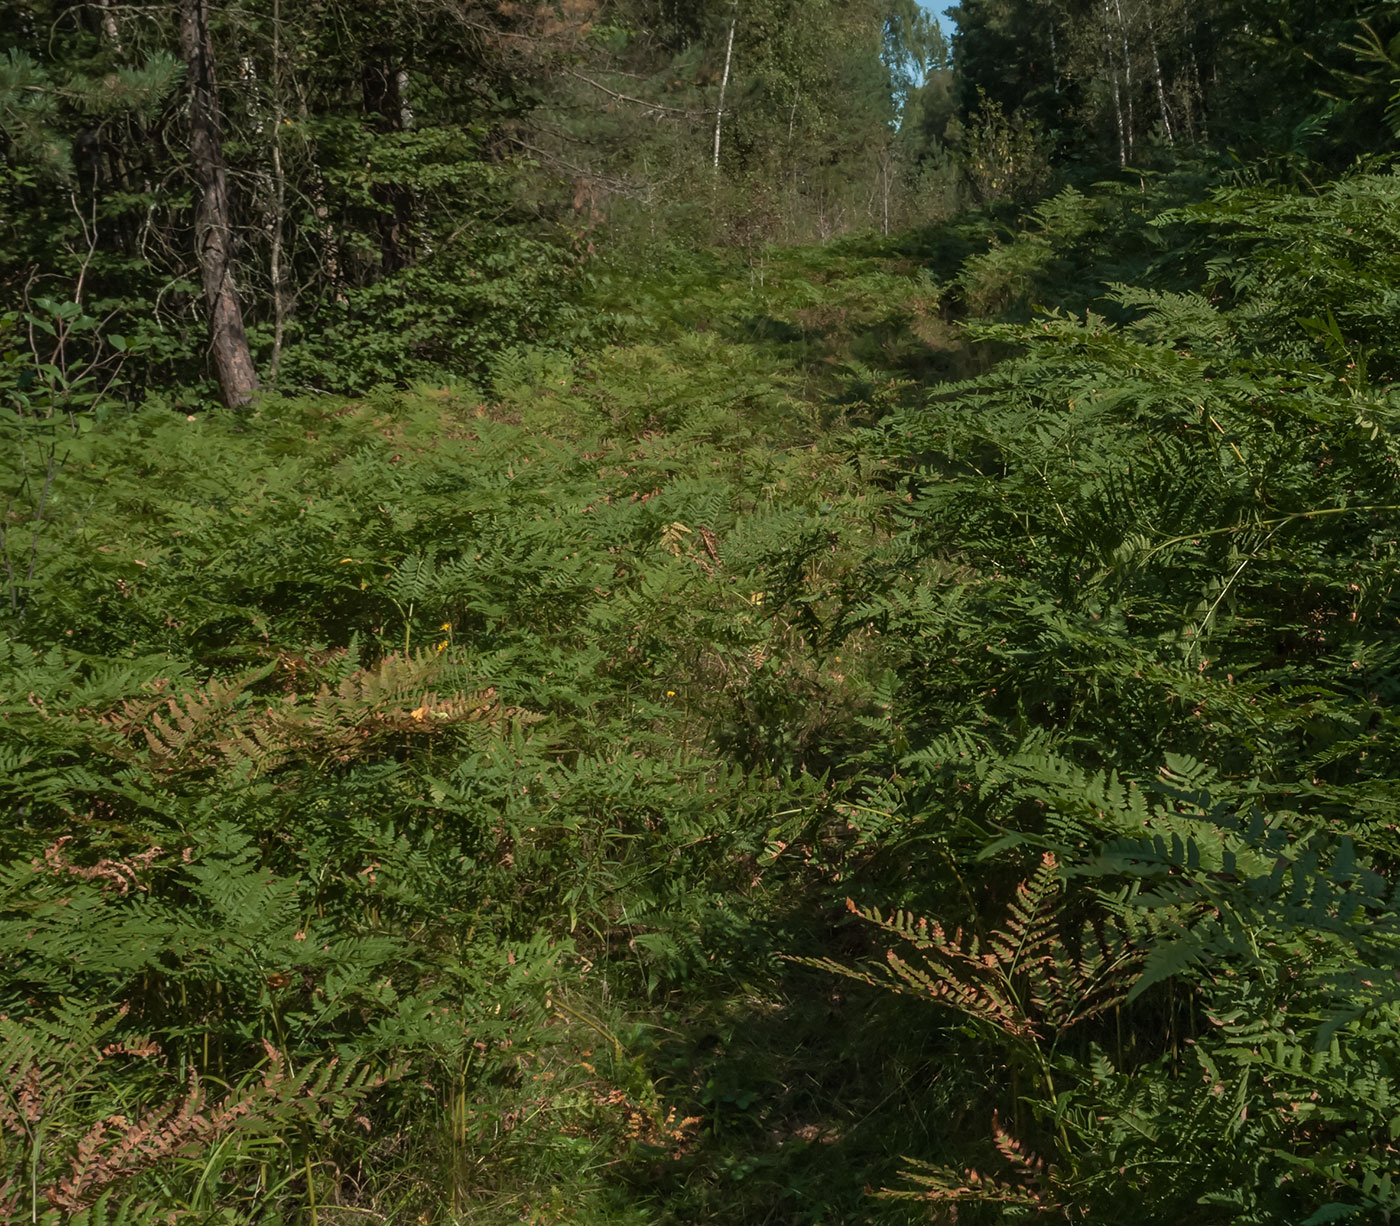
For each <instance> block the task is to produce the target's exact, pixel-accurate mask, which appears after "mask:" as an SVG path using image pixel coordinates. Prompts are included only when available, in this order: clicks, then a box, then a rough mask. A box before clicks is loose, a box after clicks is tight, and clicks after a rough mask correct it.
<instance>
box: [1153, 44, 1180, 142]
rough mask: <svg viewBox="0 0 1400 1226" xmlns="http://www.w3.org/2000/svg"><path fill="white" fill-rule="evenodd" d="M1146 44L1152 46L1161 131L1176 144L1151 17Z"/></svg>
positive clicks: (1168, 140) (1169, 140)
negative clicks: (1160, 109) (1160, 113)
mask: <svg viewBox="0 0 1400 1226" xmlns="http://www.w3.org/2000/svg"><path fill="white" fill-rule="evenodd" d="M1147 38H1148V44H1149V45H1150V46H1151V48H1152V72H1153V75H1154V76H1155V77H1156V78H1157V105H1158V106H1160V107H1161V108H1162V131H1163V132H1164V133H1166V137H1167V144H1169V145H1175V144H1176V135H1175V133H1173V132H1172V117H1171V111H1170V110H1169V109H1168V107H1167V87H1166V83H1165V82H1164V81H1163V80H1162V59H1161V57H1160V56H1159V55H1158V54H1157V31H1156V30H1154V29H1153V28H1152V22H1151V19H1149V20H1148V22H1147Z"/></svg>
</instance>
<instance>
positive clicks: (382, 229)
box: [360, 46, 413, 276]
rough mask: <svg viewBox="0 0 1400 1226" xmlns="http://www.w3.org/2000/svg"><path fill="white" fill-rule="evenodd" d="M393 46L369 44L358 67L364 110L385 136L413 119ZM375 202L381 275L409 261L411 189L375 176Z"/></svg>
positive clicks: (404, 75)
mask: <svg viewBox="0 0 1400 1226" xmlns="http://www.w3.org/2000/svg"><path fill="white" fill-rule="evenodd" d="M396 58H397V54H396V52H395V51H394V49H393V48H392V47H388V46H376V47H371V48H370V49H369V51H368V54H367V56H366V58H365V61H364V64H363V66H362V69H361V80H360V84H361V91H362V93H363V96H364V107H365V111H366V113H367V114H369V115H370V116H372V117H373V119H374V124H375V127H376V128H377V129H378V131H379V132H380V133H381V134H382V135H385V136H388V135H391V134H393V133H396V132H404V131H407V129H408V127H409V126H410V125H411V124H412V122H413V112H412V111H411V110H410V109H409V106H408V100H407V97H406V95H405V93H404V90H405V87H406V85H407V83H408V73H407V72H406V71H404V70H403V69H401V68H396V67H395V66H394V60H395V59H396ZM371 194H372V195H373V197H374V202H375V204H376V205H378V227H379V270H380V273H381V274H382V275H384V276H389V275H390V274H391V273H396V272H398V271H400V270H401V269H404V268H407V267H408V265H409V264H410V263H411V262H412V255H413V253H412V250H411V247H412V232H413V193H412V191H411V190H410V189H409V188H408V187H406V186H404V184H402V183H392V182H384V181H382V180H377V181H376V182H375V183H374V186H373V188H372V189H371Z"/></svg>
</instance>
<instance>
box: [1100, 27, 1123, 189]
mask: <svg viewBox="0 0 1400 1226" xmlns="http://www.w3.org/2000/svg"><path fill="white" fill-rule="evenodd" d="M1103 20H1104V27H1103V32H1104V38H1105V40H1106V41H1107V44H1108V60H1107V61H1106V64H1107V68H1108V79H1109V82H1110V83H1111V84H1112V86H1113V114H1114V117H1115V118H1116V119H1117V120H1118V165H1120V166H1126V165H1127V164H1128V139H1127V132H1126V131H1125V130H1124V127H1123V99H1122V95H1121V94H1120V93H1119V90H1118V64H1117V59H1118V56H1117V54H1116V53H1115V52H1114V50H1113V15H1112V13H1111V12H1110V11H1109V7H1108V0H1103Z"/></svg>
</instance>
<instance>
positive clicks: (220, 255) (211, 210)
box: [180, 0, 258, 409]
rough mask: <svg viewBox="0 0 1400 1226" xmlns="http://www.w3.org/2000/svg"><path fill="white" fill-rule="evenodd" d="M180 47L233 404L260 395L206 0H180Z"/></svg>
mask: <svg viewBox="0 0 1400 1226" xmlns="http://www.w3.org/2000/svg"><path fill="white" fill-rule="evenodd" d="M180 47H181V50H182V52H183V53H184V57H185V67H186V71H187V73H188V76H189V88H190V156H191V162H192V164H193V169H194V179H195V190H196V196H197V198H198V202H197V204H196V205H195V217H194V230H195V248H196V254H197V255H198V256H199V272H200V277H201V279H202V281H203V283H204V305H205V309H206V310H207V311H208V314H209V350H210V353H211V354H212V355H213V358H214V368H215V370H216V371H217V372H218V376H219V391H220V395H221V397H222V399H223V402H224V404H226V405H227V406H228V407H229V408H231V409H232V408H237V407H238V406H240V405H245V404H247V403H249V402H250V401H251V400H252V399H253V398H254V397H255V396H256V395H257V393H258V373H257V371H256V370H255V369H254V367H253V355H252V354H251V353H249V351H248V335H247V333H246V332H245V331H244V328H243V309H242V307H241V306H240V305H239V302H238V291H237V290H236V289H235V288H234V284H233V229H232V225H231V219H230V213H229V196H228V171H227V170H226V169H225V167H224V146H223V130H222V128H223V124H222V119H221V117H220V115H219V97H218V94H217V92H216V90H215V80H214V43H213V39H212V38H211V37H210V34H209V7H208V0H180Z"/></svg>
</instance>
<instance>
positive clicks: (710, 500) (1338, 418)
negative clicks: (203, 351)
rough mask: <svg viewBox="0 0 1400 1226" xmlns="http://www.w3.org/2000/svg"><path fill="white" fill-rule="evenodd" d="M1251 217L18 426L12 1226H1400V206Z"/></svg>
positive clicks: (798, 253) (614, 305)
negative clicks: (363, 1225) (393, 369)
mask: <svg viewBox="0 0 1400 1226" xmlns="http://www.w3.org/2000/svg"><path fill="white" fill-rule="evenodd" d="M1189 194H1190V193H1189V191H1188V188H1187V186H1186V185H1185V184H1184V183H1183V181H1181V180H1174V181H1172V182H1170V183H1162V184H1155V183H1152V182H1149V181H1148V180H1146V179H1145V178H1143V179H1138V180H1136V181H1134V182H1132V183H1129V185H1128V186H1127V187H1121V188H1115V189H1114V190H1112V191H1110V190H1103V191H1096V192H1095V193H1094V194H1093V195H1092V196H1090V195H1087V194H1081V193H1080V192H1078V191H1075V190H1067V191H1065V192H1063V193H1062V194H1060V195H1058V196H1056V197H1054V198H1052V199H1051V200H1049V201H1047V202H1045V203H1043V204H1042V205H1040V206H1038V207H1037V208H1035V209H1034V210H1032V211H1031V212H1030V213H1029V214H1027V215H1026V216H1025V217H1023V218H1020V219H1010V218H993V217H991V216H988V215H981V216H978V217H973V218H967V219H963V220H961V221H959V222H958V223H956V224H955V225H952V226H950V227H948V228H946V229H945V230H944V231H942V232H940V233H937V234H934V233H928V234H924V235H914V236H904V237H901V238H892V239H878V240H877V239H865V240H845V241H843V242H841V243H836V244H832V245H829V246H827V247H824V248H805V249H793V250H787V251H768V252H757V251H754V252H750V253H749V254H748V255H747V257H746V258H745V259H744V260H743V261H742V262H740V261H737V260H735V259H733V258H729V259H725V258H721V257H719V256H714V255H703V254H702V255H696V254H686V253H679V252H660V253H657V255H656V261H655V263H654V264H653V266H652V267H650V268H649V269H648V270H647V271H646V272H645V273H639V272H638V271H637V270H636V269H625V268H620V267H619V268H617V269H614V270H613V271H612V272H611V273H608V272H605V271H603V272H598V273H597V274H595V275H596V280H595V283H594V288H593V293H594V302H593V304H592V309H593V311H594V314H595V317H596V318H595V320H594V322H593V324H592V325H591V326H592V327H593V328H594V329H596V331H595V333H594V334H595V335H604V334H606V335H609V336H611V337H612V343H611V344H610V345H607V346H603V345H601V344H600V345H595V346H593V347H592V348H590V349H589V350H588V351H587V352H582V353H578V352H573V353H567V352H564V351H562V350H560V351H555V350H547V349H530V350H516V351H511V352H507V353H503V354H502V355H501V356H500V358H499V360H498V362H497V364H496V367H495V373H494V387H493V391H492V394H491V395H490V396H488V397H481V396H478V395H476V394H473V393H468V392H466V391H464V390H462V388H460V387H458V386H455V385H452V384H450V383H449V384H445V385H442V386H439V385H436V384H423V385H420V386H418V387H417V388H415V389H414V390H412V391H408V392H404V391H397V392H391V391H383V392H380V393H376V394H374V395H372V396H368V397H365V398H363V399H359V400H354V401H345V400H330V399H307V400H275V399H269V400H266V401H264V402H262V403H261V404H260V405H259V406H258V407H257V408H256V410H254V411H251V412H248V413H243V414H234V413H209V414H204V415H199V416H193V417H190V416H186V415H185V414H183V413H172V412H170V411H169V410H168V409H164V408H156V407H150V406H148V407H145V408H138V409H130V408H125V407H122V406H118V405H115V404H107V403H100V404H98V405H97V407H95V408H93V409H92V410H91V411H85V412H83V413H81V414H79V413H73V414H70V413H68V412H66V411H64V406H63V405H61V404H50V405H47V406H46V405H44V404H43V403H40V402H39V401H37V400H35V399H33V398H31V399H30V400H28V401H26V402H25V404H24V405H22V406H21V410H22V411H15V412H10V413H8V414H7V416H6V417H5V418H4V429H5V431H6V437H7V452H6V456H7V459H6V460H5V465H6V468H5V474H6V475H5V481H6V499H7V505H6V511H5V519H4V525H3V526H4V539H3V553H4V572H3V582H4V592H3V607H4V613H3V616H4V618H5V621H6V630H7V641H6V644H5V646H4V652H5V663H4V677H5V685H4V691H3V706H0V716H2V717H3V722H0V763H3V767H4V769H3V772H0V787H3V788H4V789H5V792H6V795H7V797H8V799H9V803H10V810H11V820H10V821H9V822H8V823H6V826H5V828H4V833H3V835H0V949H3V951H4V959H5V965H6V974H5V977H4V980H3V982H2V983H0V1014H3V1020H0V1027H3V1033H4V1036H5V1043H6V1046H5V1048H4V1054H3V1056H0V1071H3V1072H4V1074H5V1076H4V1077H3V1078H0V1080H2V1081H3V1082H4V1083H5V1084H6V1085H7V1086H8V1087H10V1088H8V1089H6V1090H5V1091H4V1092H3V1097H0V1205H2V1206H3V1207H4V1211H5V1213H6V1214H7V1215H9V1216H12V1217H16V1218H19V1219H22V1220H31V1221H35V1220H40V1221H54V1222H57V1221H65V1220H79V1221H89V1222H92V1223H97V1222H105V1221H107V1220H109V1219H110V1220H113V1221H119V1220H130V1221H152V1220H155V1219H156V1218H157V1217H159V1218H161V1219H162V1220H164V1218H165V1217H166V1216H167V1215H169V1214H171V1213H175V1214H177V1216H178V1215H181V1214H183V1215H184V1216H185V1217H186V1218H190V1219H193V1220H208V1221H258V1222H269V1223H271V1222H293V1221H298V1222H300V1221H314V1222H317V1223H322V1222H350V1221H361V1220H365V1219H366V1218H367V1217H368V1218H371V1219H374V1220H382V1221H394V1222H410V1221H443V1222H461V1223H472V1222H478V1223H506V1222H511V1223H514V1222H528V1223H539V1224H541V1226H543V1224H545V1223H549V1224H551V1226H565V1224H572V1226H583V1224H585V1223H602V1222H608V1223H629V1222H630V1223H636V1224H637V1226H644V1224H661V1223H687V1224H688V1223H695V1222H707V1221H709V1222H720V1221H723V1222H726V1223H729V1222H736V1223H745V1222H747V1223H755V1224H757V1223H792V1224H793V1226H798V1224H801V1226H818V1224H827V1226H832V1224H834V1223H843V1224H844V1223H859V1222H870V1223H880V1224H881V1226H885V1224H891V1226H892V1224H895V1223H905V1222H913V1221H929V1220H933V1221H946V1222H952V1221H957V1222H959V1223H969V1222H979V1221H989V1222H990V1221H1000V1220H1016V1219H1022V1218H1024V1219H1027V1220H1041V1221H1052V1220H1063V1219H1064V1218H1065V1217H1070V1218H1074V1219H1078V1220H1089V1221H1098V1220H1107V1219H1108V1218H1109V1216H1110V1215H1116V1214H1120V1213H1122V1212H1123V1210H1124V1209H1125V1208H1127V1207H1131V1208H1132V1209H1133V1211H1134V1212H1136V1213H1138V1214H1139V1215H1141V1216H1142V1217H1143V1218H1144V1220H1150V1221H1161V1222H1177V1221H1181V1222H1186V1221H1190V1222H1201V1223H1217V1222H1218V1223H1226V1222H1229V1223H1249V1222H1258V1223H1271V1224H1272V1223H1298V1224H1302V1223H1321V1222H1326V1221H1336V1220H1343V1219H1346V1218H1351V1219H1353V1220H1357V1221H1376V1220H1383V1216H1384V1215H1385V1214H1389V1213H1391V1212H1394V1211H1395V1210H1396V1209H1397V1208H1400V1201H1397V1196H1400V1193H1397V1191H1396V1189H1395V1187H1394V1183H1393V1180H1394V1169H1395V1159H1396V1149H1395V1145H1396V1134H1397V1129H1400V1125H1398V1124H1397V1121H1400V1073H1397V1069H1396V1062H1395V1051H1396V1043H1395V1037H1396V1026H1397V1020H1398V1019H1400V1012H1397V1011H1398V1010H1400V997H1397V994H1396V993H1395V991H1394V983H1393V979H1394V976H1393V971H1392V968H1393V962H1394V956H1395V948H1396V941H1397V936H1398V935H1400V934H1398V933H1397V929H1396V925H1395V907H1396V885H1395V881H1396V876H1395V870H1396V855H1397V850H1398V849H1397V847H1396V839H1395V832H1396V829H1397V824H1398V823H1397V811H1396V801H1395V797H1394V787H1393V783H1392V780H1393V778H1394V776H1395V773H1396V762H1395V747H1396V739H1395V729H1396V726H1397V725H1396V720H1395V716H1394V709H1395V699H1396V691H1395V684H1394V678H1395V675H1396V665H1397V661H1396V659H1395V658H1394V657H1395V649H1394V645H1393V639H1394V629H1395V623H1396V617H1397V610H1396V605H1395V595H1394V574H1395V559H1396V548H1397V545H1396V541H1397V535H1396V527H1395V526H1396V523H1397V507H1400V496H1397V493H1396V477H1397V464H1400V451H1397V450H1396V447H1395V443H1394V439H1393V437H1392V435H1393V433H1394V427H1395V424H1396V408H1397V405H1396V400H1395V393H1394V391H1393V389H1392V380H1393V379H1394V378H1395V377H1396V373H1397V372H1396V371H1395V370H1393V369H1392V366H1393V361H1392V359H1391V356H1390V351H1391V346H1390V344H1389V337H1390V336H1391V335H1392V334H1393V331H1394V325H1395V322H1396V321H1395V320H1394V318H1393V316H1394V303H1393V301H1392V299H1393V294H1392V293H1391V292H1390V290H1389V288H1388V287H1389V286H1390V285H1391V284H1393V281H1394V278H1393V277H1392V276H1390V270H1391V265H1392V264H1393V262H1394V254H1393V253H1394V251H1395V250H1397V249H1398V248H1400V244H1398V243H1397V240H1400V233H1397V229H1396V217H1397V216H1400V213H1397V211H1396V209H1395V207H1394V206H1395V202H1396V187H1395V180H1394V179H1391V178H1388V177H1381V176H1374V175H1373V176H1370V177H1364V178H1361V177H1359V178H1356V179H1354V180H1350V181H1343V182H1342V183H1340V184H1337V185H1334V186H1333V187H1330V188H1327V189H1325V190H1322V191H1319V192H1318V193H1316V194H1313V195H1310V196H1307V197H1301V196H1294V195H1289V194H1286V193H1281V192H1268V191H1264V190H1262V189H1248V190H1221V191H1217V192H1216V193H1214V194H1213V195H1211V196H1210V197H1209V198H1208V199H1207V200H1206V201H1205V202H1204V203H1199V202H1198V203H1195V204H1191V203H1188V202H1187V200H1188V197H1189ZM1056 285H1062V286H1068V287H1069V288H1067V289H1066V292H1065V295H1064V296H1063V297H1062V298H1060V299H1058V300H1057V302H1058V304H1059V309H1054V310H1048V311H1046V310H1037V309H1036V307H1037V304H1038V303H1040V302H1043V301H1044V300H1045V297H1044V296H1045V295H1047V294H1049V293H1050V292H1052V291H1053V289H1054V287H1055V286H1056ZM993 317H995V318H993ZM978 318H980V320H981V322H975V323H972V324H971V325H968V324H967V321H969V320H975V319H978ZM871 1193H874V1195H871ZM84 1215H85V1216H84Z"/></svg>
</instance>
